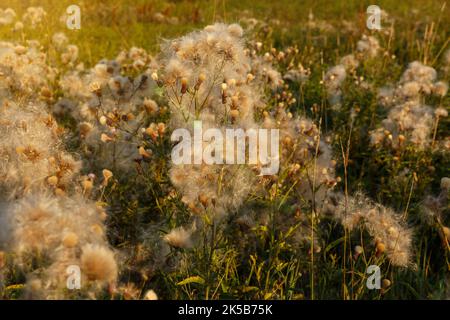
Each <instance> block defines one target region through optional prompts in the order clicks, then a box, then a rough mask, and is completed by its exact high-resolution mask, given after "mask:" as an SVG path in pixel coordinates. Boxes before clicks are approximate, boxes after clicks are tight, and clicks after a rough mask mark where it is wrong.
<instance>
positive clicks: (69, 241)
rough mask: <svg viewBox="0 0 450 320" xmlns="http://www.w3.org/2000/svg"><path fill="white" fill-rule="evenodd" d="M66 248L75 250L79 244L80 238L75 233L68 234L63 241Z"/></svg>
mask: <svg viewBox="0 0 450 320" xmlns="http://www.w3.org/2000/svg"><path fill="white" fill-rule="evenodd" d="M62 243H63V245H64V247H66V248H73V247H75V246H76V245H77V244H78V236H77V235H76V233H74V232H68V233H66V234H65V235H64V238H63V240H62Z"/></svg>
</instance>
